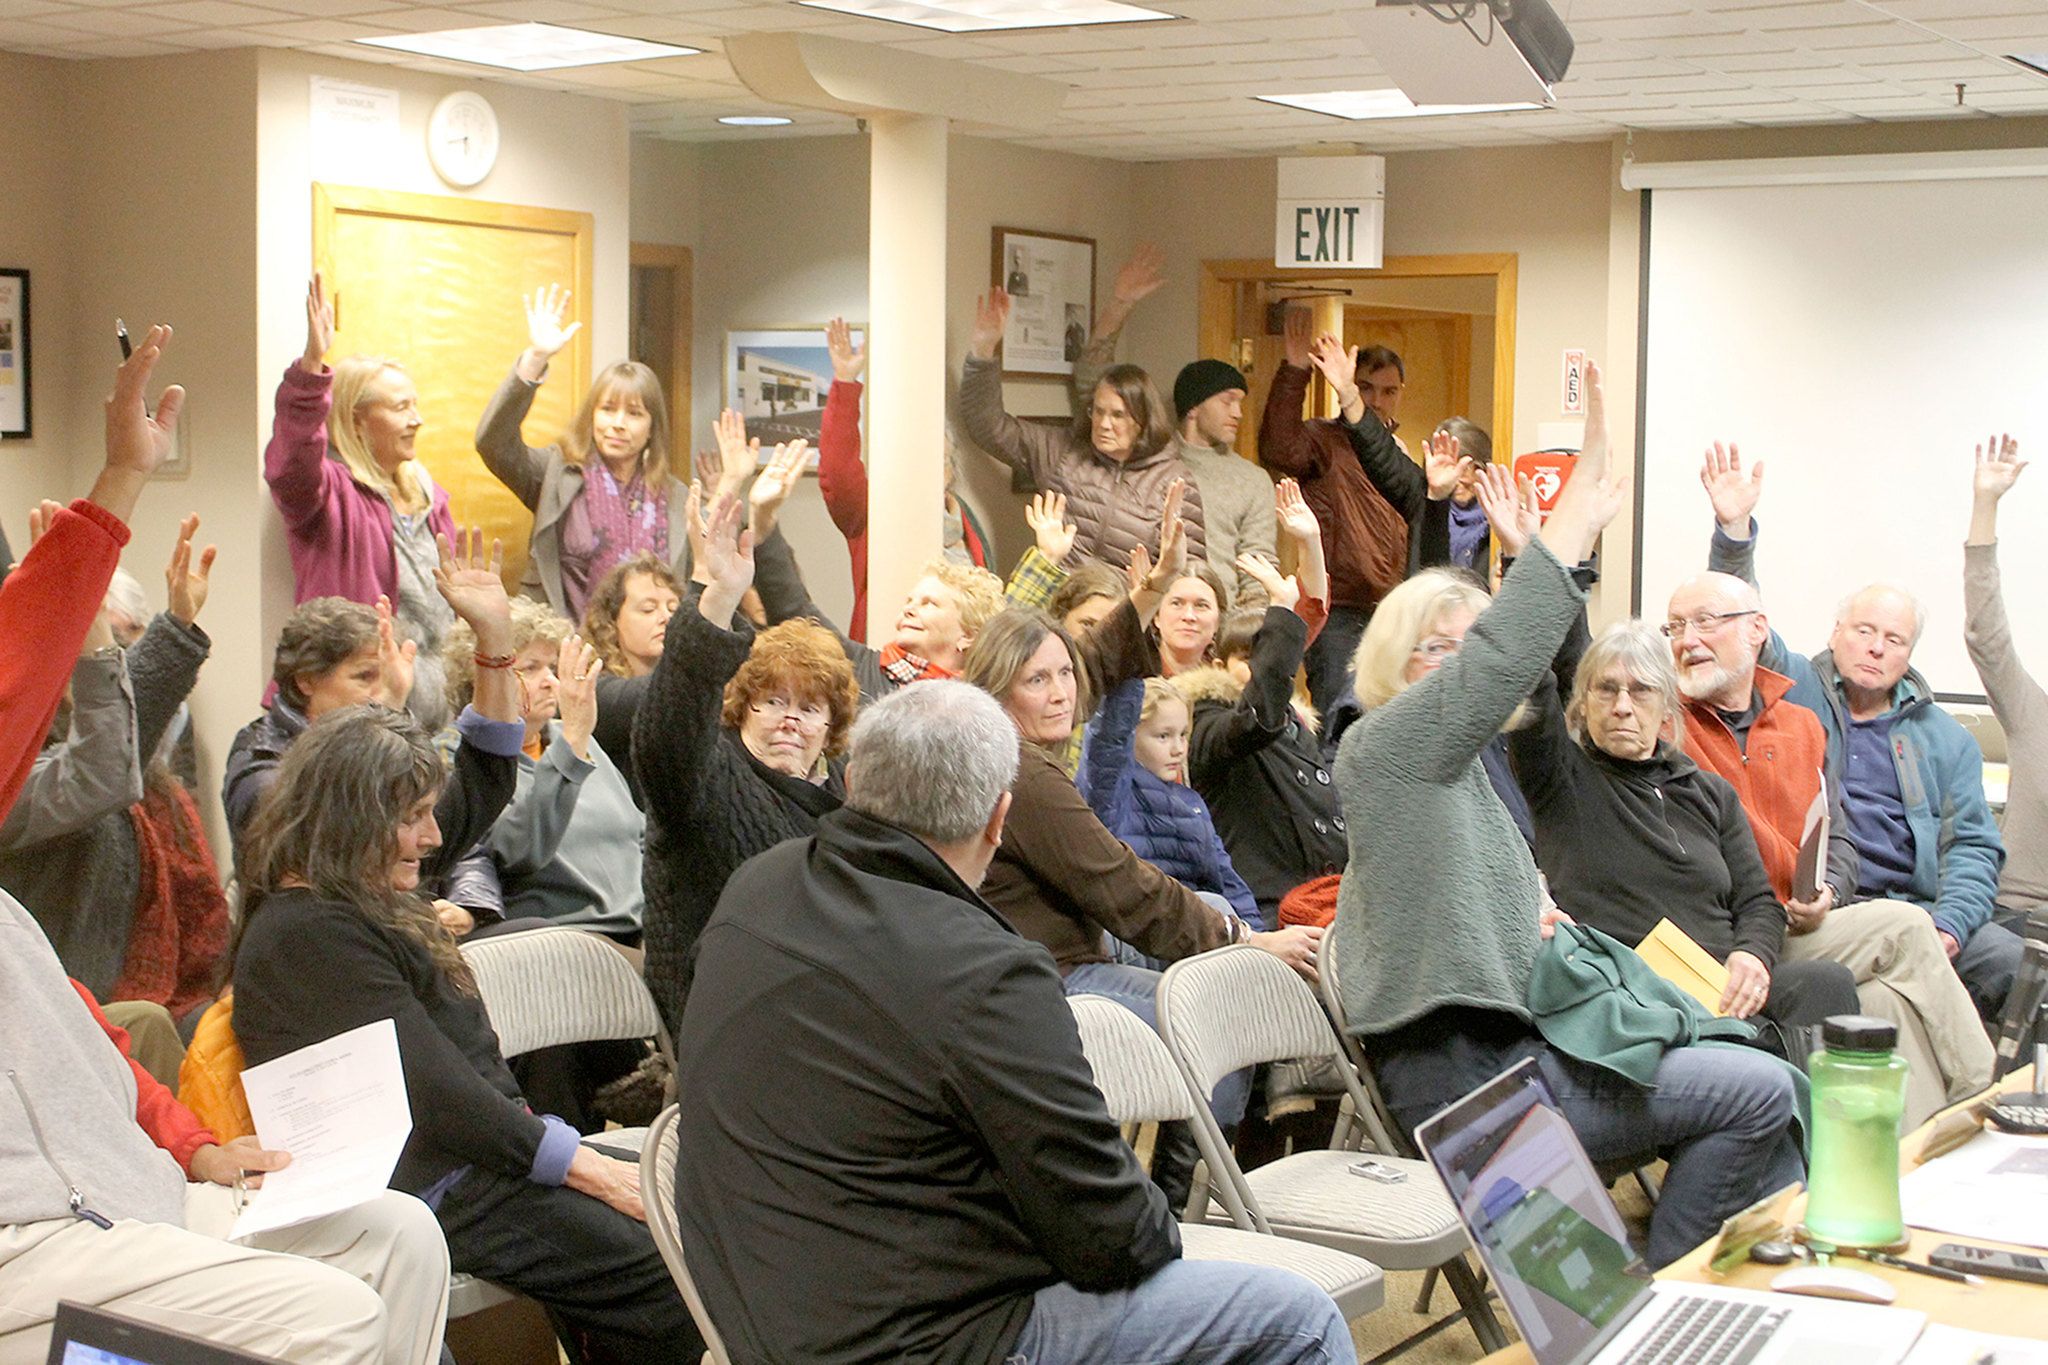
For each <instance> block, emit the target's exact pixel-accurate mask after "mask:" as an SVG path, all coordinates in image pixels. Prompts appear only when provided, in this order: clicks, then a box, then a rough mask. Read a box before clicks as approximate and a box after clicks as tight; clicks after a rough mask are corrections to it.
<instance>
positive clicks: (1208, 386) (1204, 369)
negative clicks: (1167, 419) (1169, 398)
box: [1173, 360, 1251, 417]
mask: <svg viewBox="0 0 2048 1365" xmlns="http://www.w3.org/2000/svg"><path fill="white" fill-rule="evenodd" d="M1250 387H1251V386H1250V385H1249V384H1246V383H1245V382H1244V375H1243V374H1242V373H1241V372H1240V371H1239V370H1238V368H1237V366H1235V365H1232V364H1230V363H1229V362H1228V361H1223V360H1197V361H1195V362H1194V363H1193V364H1191V365H1187V366H1184V367H1183V368H1182V369H1181V372H1180V377H1179V378H1177V379H1175V380H1174V381H1173V412H1174V416H1176V417H1185V416H1187V415H1188V414H1189V413H1190V412H1192V411H1194V409H1196V408H1198V407H1200V406H1201V405H1202V404H1204V403H1206V402H1208V401H1209V400H1210V399H1211V398H1214V397H1215V396H1216V395H1217V394H1219V393H1222V392H1224V391H1225V390H1226V389H1246V388H1250Z"/></svg>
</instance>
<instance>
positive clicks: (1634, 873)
mask: <svg viewBox="0 0 2048 1365" xmlns="http://www.w3.org/2000/svg"><path fill="white" fill-rule="evenodd" d="M1529 700H1530V708H1531V710H1532V711H1534V712H1535V719H1534V721H1533V722H1532V723H1531V724H1530V725H1528V726H1526V727H1525V728H1523V729H1520V730H1515V731H1511V732H1510V733H1509V735H1508V750H1509V752H1510V754H1511V755H1512V756H1513V758H1514V765H1515V776H1516V778H1517V780H1519V781H1520V782H1521V784H1522V791H1523V792H1524V793H1525V794H1526V795H1527V796H1528V798H1529V811H1530V814H1531V815H1532V816H1534V818H1535V822H1536V864H1537V866H1538V867H1541V868H1542V869H1543V871H1544V874H1545V875H1546V876H1548V877H1549V878H1550V894H1551V896H1552V897H1553V898H1554V899H1555V900H1556V901H1557V903H1558V905H1559V906H1560V907H1561V908H1562V909H1564V910H1565V911H1566V912H1567V913H1568V914H1570V915H1571V917H1572V918H1573V919H1575V920H1578V921H1579V922H1580V923H1581V924H1589V925H1591V926H1593V927H1594V928H1596V929H1603V930H1605V931H1606V932H1608V933H1610V934H1612V935H1614V937H1616V938H1618V939H1620V940H1621V941H1622V942H1623V943H1626V944H1628V945H1629V946H1630V947H1634V946H1635V945H1636V944H1637V943H1640V942H1641V941H1642V939H1643V936H1644V935H1646V934H1648V933H1649V932H1650V930H1652V929H1653V928H1655V927H1656V925H1657V921H1658V920H1660V919H1669V920H1670V921H1671V922H1672V923H1674V924H1676V925H1677V926H1678V927H1679V928H1681V929H1683V930H1685V932H1686V933H1687V934H1689V935H1690V936H1691V937H1692V939H1693V941H1694V942H1696V943H1698V944H1699V945H1700V947H1702V948H1704V949H1706V950H1707V951H1708V952H1709V953H1711V954H1713V955H1714V957H1715V958H1717V959H1719V960H1722V961H1726V960H1727V958H1728V955H1729V954H1730V953H1733V952H1737V951H1740V952H1746V953H1753V954H1755V955H1756V956H1757V957H1758V958H1759V959H1761V960H1762V962H1763V964H1764V966H1765V967H1767V968H1770V967H1775V966H1776V965H1777V962H1778V950H1779V949H1780V948H1781V947H1783V946H1784V942H1785V907H1784V906H1782V905H1780V904H1779V903H1778V899H1777V897H1776V896H1774V895H1772V894H1771V883H1770V879H1769V877H1768V876H1767V875H1766V874H1765V872H1764V861H1763V857H1762V855H1761V854H1759V853H1758V852H1757V851H1756V836H1755V835H1753V834H1751V833H1750V832H1749V819H1748V817H1747V816H1745V815H1744V814H1743V813H1742V802H1741V801H1740V800H1739V799H1738V798H1737V797H1736V795H1735V788H1733V787H1731V786H1729V785H1728V783H1727V782H1726V781H1724V780H1723V779H1722V778H1720V777H1718V776H1716V775H1715V774H1713V773H1710V772H1705V771H1703V770H1701V768H1700V767H1699V765H1698V764H1696V763H1694V762H1693V761H1692V760H1691V759H1689V758H1687V757H1686V756H1685V755H1684V753H1682V752H1681V751H1679V750H1677V749H1674V748H1673V747H1671V745H1670V744H1669V743H1666V742H1662V741H1660V742H1659V743H1658V745H1657V752H1656V753H1655V754H1654V755H1652V756H1651V757H1650V758H1647V759H1645V760H1643V761H1641V762H1630V761H1629V760H1626V759H1619V758H1615V757H1613V756H1612V755H1610V754H1607V753H1605V752H1604V751H1602V750H1600V749H1598V748H1595V747H1594V746H1593V745H1591V744H1590V743H1589V744H1584V745H1581V744H1579V743H1578V742H1577V741H1575V740H1574V739H1573V738H1572V737H1571V734H1570V732H1569V731H1567V730H1566V728H1565V720H1564V708H1563V707H1562V705H1561V704H1560V703H1559V701H1558V695H1557V680H1556V679H1555V678H1554V677H1552V676H1551V675H1550V674H1547V673H1546V674H1545V675H1544V676H1543V681H1542V682H1541V683H1539V684H1538V685H1537V688H1536V693H1535V695H1534V696H1532V697H1531V698H1530V699H1529Z"/></svg>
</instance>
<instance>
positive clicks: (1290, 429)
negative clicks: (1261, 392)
mask: <svg viewBox="0 0 2048 1365" xmlns="http://www.w3.org/2000/svg"><path fill="white" fill-rule="evenodd" d="M1310 378H1311V376H1310V374H1309V372H1308V371H1307V370H1304V369H1302V368H1301V367H1300V366H1298V365H1290V364H1288V363H1287V362H1285V361H1282V362H1281V363H1280V367H1279V368H1278V369H1276V370H1274V371H1273V387H1272V388H1271V389H1270V390H1269V391H1268V392H1267V394H1266V415H1265V417H1264V418H1263V419H1261V421H1260V422H1259V463H1260V464H1262V465H1264V466H1265V467H1266V468H1268V469H1270V470H1272V471H1273V472H1274V473H1275V474H1284V475H1286V476H1287V477H1288V478H1293V479H1313V478H1315V477H1316V476H1317V475H1319V474H1321V473H1322V472H1323V462H1322V459H1321V458H1320V453H1319V452H1318V451H1317V450H1316V443H1315V441H1314V439H1313V438H1311V437H1310V435H1309V431H1308V424H1307V423H1306V422H1305V421H1303V420H1302V416H1301V408H1302V404H1303V403H1304V402H1306V401H1307V399H1308V382H1309V379H1310Z"/></svg>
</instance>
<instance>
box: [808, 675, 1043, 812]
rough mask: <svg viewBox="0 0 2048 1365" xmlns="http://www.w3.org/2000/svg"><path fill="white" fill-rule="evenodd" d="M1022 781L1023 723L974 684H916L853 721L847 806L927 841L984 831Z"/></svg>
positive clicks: (848, 762)
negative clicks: (1019, 762)
mask: <svg viewBox="0 0 2048 1365" xmlns="http://www.w3.org/2000/svg"><path fill="white" fill-rule="evenodd" d="M1016 780H1017V726H1016V723H1015V722H1013V721H1012V720H1011V719H1010V715H1009V712H1007V711H1005V710H1003V708H1002V704H1001V703H1000V702H998V701H997V700H996V699H995V698H994V697H992V696H990V695H989V694H988V693H986V692H984V691H982V690H981V689H980V688H979V687H976V686H974V685H973V684H971V683H964V682H950V681H933V682H921V683H913V684H912V685H911V686H909V687H905V688H902V689H900V690H899V691H896V692H893V693H891V694H890V695H888V696H886V697H884V698H882V700H880V701H878V702H876V703H875V704H874V705H872V706H870V707H868V708H867V709H866V710H865V711H863V712H861V713H860V719H859V720H857V721H855V722H854V724H853V752H852V755H851V757H849V758H848V759H847V764H846V804H847V806H848V807H850V808H851V809H853V810H857V811H859V812H860V813H861V814H863V815H870V816H873V817H874V818H875V819H877V820H881V821H884V822H886V823H888V824H891V825H895V826H896V827H897V828H899V829H904V830H908V831H909V832H910V833H912V834H915V835H916V836H917V837H918V838H920V839H923V840H925V841H926V842H927V843H932V844H957V843H960V842H961V841H963V840H965V839H970V838H972V837H973V836H975V835H976V834H979V833H980V832H981V831H982V829H983V828H984V827H985V826H986V825H987V824H988V821H989V817H990V816H991V815H993V814H995V809H996V803H997V802H999V801H1000V800H1002V797H1003V793H1004V792H1006V791H1008V790H1009V789H1010V784H1011V783H1012V782H1015V781H1016Z"/></svg>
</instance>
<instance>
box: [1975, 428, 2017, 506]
mask: <svg viewBox="0 0 2048 1365" xmlns="http://www.w3.org/2000/svg"><path fill="white" fill-rule="evenodd" d="M2026 467H2027V462H2026V461H2025V460H2022V459H2021V458H2020V443H2019V442H2018V441H2015V440H2014V439H2013V438H2012V437H2010V436H1994V437H1992V438H1991V439H1990V440H1988V441H1986V442H1985V443H1984V444H1983V445H1981V446H1978V447H1977V472H1976V474H1975V476H1974V477H1973V479H1972V481H1971V488H1972V489H1973V490H1974V491H1975V493H1976V495H1977V496H1978V497H1979V498H1989V499H1990V500H1991V501H1993V502H1996V501H1997V500H1998V499H2000V498H2002V497H2004V496H2005V495H2006V494H2007V493H2009V492H2011V491H2012V486H2013V485H2014V484H2015V483H2018V482H2019V477H2020V472H2021V471H2022V470H2024V469H2025V468H2026Z"/></svg>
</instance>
